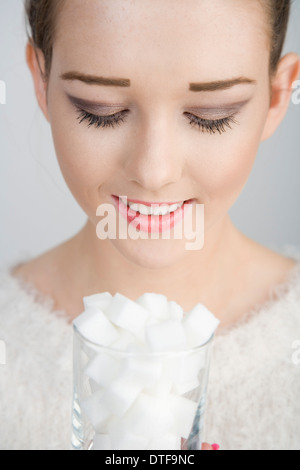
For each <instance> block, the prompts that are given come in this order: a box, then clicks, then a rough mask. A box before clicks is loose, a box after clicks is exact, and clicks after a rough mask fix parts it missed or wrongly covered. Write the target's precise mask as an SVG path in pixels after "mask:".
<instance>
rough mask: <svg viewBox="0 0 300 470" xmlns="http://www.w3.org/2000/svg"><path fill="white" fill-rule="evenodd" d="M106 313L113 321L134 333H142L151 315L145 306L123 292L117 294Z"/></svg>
mask: <svg viewBox="0 0 300 470" xmlns="http://www.w3.org/2000/svg"><path fill="white" fill-rule="evenodd" d="M106 313H107V315H108V318H109V319H110V321H111V322H112V323H114V324H115V325H117V326H118V327H120V328H124V329H125V330H127V331H130V332H131V333H133V334H134V335H140V334H141V332H142V331H143V329H144V327H145V324H146V320H147V318H148V316H149V312H147V310H146V309H145V308H144V307H142V306H141V305H138V304H137V303H136V302H133V301H132V300H130V299H128V298H127V297H125V296H123V295H121V294H115V296H114V297H113V298H112V301H111V303H110V305H109V306H108V308H107V310H106Z"/></svg>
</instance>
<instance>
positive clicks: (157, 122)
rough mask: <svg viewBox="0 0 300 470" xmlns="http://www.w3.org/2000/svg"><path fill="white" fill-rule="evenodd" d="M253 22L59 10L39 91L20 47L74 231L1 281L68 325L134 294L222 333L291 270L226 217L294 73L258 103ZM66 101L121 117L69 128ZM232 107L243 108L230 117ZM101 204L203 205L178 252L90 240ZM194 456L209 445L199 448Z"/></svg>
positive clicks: (263, 47) (165, 8)
mask: <svg viewBox="0 0 300 470" xmlns="http://www.w3.org/2000/svg"><path fill="white" fill-rule="evenodd" d="M166 19H167V20H166ZM265 21H266V18H265V16H264V12H263V10H262V9H261V3H260V2H258V1H257V2H253V1H252V0H251V1H246V0H245V1H243V2H237V1H236V0H227V1H226V2H224V1H223V0H202V1H199V0H191V1H190V2H189V8H187V5H186V1H185V0H177V1H176V2H174V0H164V2H161V1H160V2H159V8H158V2H157V1H152V0H151V1H150V0H138V1H136V0H114V2H111V0H102V1H101V2H99V1H98V0H89V2H84V5H83V2H81V1H80V0H72V1H69V0H66V1H65V5H64V7H63V9H62V12H61V14H60V16H59V22H58V27H57V36H56V39H55V43H54V49H53V62H52V68H51V74H50V77H49V80H48V81H47V82H46V83H45V81H44V80H43V78H42V75H41V73H40V66H41V67H42V68H43V56H42V53H41V52H40V51H34V49H33V48H32V46H31V45H30V44H28V46H27V62H28V66H29V68H30V70H31V73H32V76H33V81H34V86H35V91H36V96H37V99H38V102H39V105H40V108H41V110H42V111H43V113H44V115H45V117H46V119H47V120H48V121H49V124H50V125H51V129H52V134H53V140H54V145H55V149H56V153H57V158H58V162H59V165H60V168H61V171H62V173H63V176H64V178H65V180H66V182H67V184H68V186H69V188H70V190H71V192H72V194H73V195H74V197H75V199H76V200H77V202H78V203H79V204H80V206H81V207H82V209H83V210H84V211H85V213H86V214H87V217H88V220H87V223H86V225H85V226H84V227H83V228H82V230H80V232H79V233H78V234H76V235H75V236H74V237H72V238H71V239H70V240H68V241H66V242H65V243H63V244H61V245H59V246H58V247H56V248H54V249H52V250H50V251H49V252H47V253H45V254H43V255H41V256H39V257H38V258H36V259H33V260H31V261H29V262H28V263H26V264H23V265H20V266H18V267H16V270H15V274H16V275H18V276H21V277H23V278H24V279H26V280H27V281H29V282H31V283H33V284H34V285H35V286H36V287H37V289H38V290H40V291H41V292H43V293H45V294H48V295H50V296H51V297H52V298H53V299H54V300H55V308H56V309H62V310H64V311H65V312H66V313H67V314H68V316H69V319H70V321H71V320H72V319H73V318H74V317H76V316H77V315H79V314H80V313H81V311H82V297H83V296H84V295H89V294H93V293H95V292H102V291H110V292H111V293H112V294H114V293H115V292H120V293H122V294H124V295H127V296H128V297H130V298H132V299H136V298H137V297H138V296H140V295H141V294H142V293H144V292H147V291H148V292H158V293H162V294H165V295H167V297H168V298H169V299H172V300H175V301H176V302H178V303H179V304H181V305H182V306H183V308H184V309H185V310H189V309H191V308H192V307H193V306H194V305H195V304H196V303H198V302H200V303H204V304H206V306H207V307H208V308H209V309H210V310H211V311H213V312H214V313H215V315H216V316H217V317H218V318H219V319H220V320H221V327H224V326H226V325H229V324H231V323H233V322H235V321H237V320H238V319H239V318H240V317H241V316H242V315H243V314H245V313H246V312H247V311H248V310H249V309H250V308H251V306H252V305H254V304H255V303H256V304H257V303H259V302H263V301H265V300H267V295H268V289H269V288H270V287H271V286H274V285H275V284H279V283H281V282H283V281H284V280H285V279H286V276H287V274H288V273H289V272H290V270H291V269H292V267H293V266H294V265H295V262H294V261H293V260H291V259H289V258H285V257H283V256H281V255H278V254H277V253H274V252H272V251H271V250H268V249H267V248H265V247H262V246H260V245H258V244H257V243H255V242H254V241H252V240H250V239H248V238H247V237H246V236H245V235H243V234H242V233H240V232H239V231H238V230H237V229H236V228H235V227H234V226H233V224H232V223H231V221H230V218H229V216H228V211H229V209H230V207H231V206H232V205H233V203H234V202H235V201H236V199H237V198H238V196H239V194H240V193H241V191H242V189H243V187H244V185H245V184H246V182H247V179H248V177H249V175H250V173H251V170H252V167H253V164H254V161H255V158H256V155H257V150H258V148H259V145H260V143H261V142H262V141H264V140H266V139H268V138H269V137H270V136H271V135H272V134H273V133H274V132H275V130H276V128H277V127H278V126H279V124H280V123H281V121H282V119H283V118H284V116H285V114H286V111H287V108H288V105H289V101H290V97H291V91H290V90H291V87H292V83H293V82H294V81H295V80H296V79H297V78H298V76H299V72H300V61H299V57H298V56H297V54H294V53H290V54H287V55H286V56H285V57H283V58H282V59H281V61H280V64H279V67H278V71H277V74H276V76H275V77H274V79H273V81H272V99H270V96H271V95H270V89H269V74H268V63H269V42H268V37H267V34H266V23H265ZM74 25H76V28H74ZM37 59H38V61H37ZM70 71H78V72H80V73H84V74H92V75H97V76H110V77H122V78H127V79H129V80H130V82H131V86H130V87H128V88H116V87H111V86H105V87H104V86H95V85H88V84H85V83H82V82H80V81H78V80H76V81H69V80H62V79H61V75H62V74H64V73H66V72H70ZM234 77H248V78H250V79H252V80H255V82H256V83H255V84H243V85H238V86H234V87H232V88H230V89H226V90H218V91H214V92H211V91H210V92H207V91H206V92H191V91H190V90H189V83H191V82H211V81H219V80H225V79H231V78H234ZM68 95H71V96H75V97H77V98H80V99H83V100H89V101H92V102H93V103H96V102H98V103H101V102H102V103H105V104H106V105H107V106H106V107H105V108H102V111H103V114H104V113H107V114H111V113H113V112H116V111H119V110H122V109H130V115H129V117H128V118H127V120H126V121H125V122H124V123H122V124H121V125H120V126H118V127H116V128H115V129H111V128H109V129H102V128H99V129H96V128H93V127H91V128H88V126H87V125H86V123H82V124H81V125H79V123H78V119H77V114H76V112H75V109H74V106H73V105H72V103H71V102H70V100H69V98H68ZM241 101H242V102H247V103H246V104H244V105H243V106H241V107H236V106H235V107H234V106H233V105H235V104H236V103H238V102H241ZM113 105H118V108H115V107H113ZM233 107H234V109H235V112H236V116H235V119H236V121H237V124H232V129H229V128H226V132H225V133H221V134H219V133H218V132H216V133H215V134H210V133H208V132H201V131H200V130H199V129H197V128H196V127H191V126H190V124H189V122H188V120H187V119H186V117H185V116H184V112H186V111H190V112H194V113H195V114H196V115H198V116H200V117H203V118H204V119H205V118H206V119H218V118H220V117H226V116H228V114H230V113H229V110H231V111H232V109H233ZM204 110H205V112H204ZM112 194H114V195H127V196H128V198H131V199H138V200H142V201H156V202H160V201H170V202H171V201H182V200H187V199H190V198H194V200H195V203H199V204H204V205H205V243H204V246H203V248H202V249H201V250H198V251H187V250H186V249H185V242H186V240H185V239H182V240H174V239H171V240H161V239H160V240H130V239H127V240H118V239H117V240H104V241H103V240H102V241H100V240H99V239H98V238H97V236H96V225H97V223H98V222H99V219H98V218H97V216H96V209H97V207H98V206H99V205H100V204H103V203H111V195H112ZM193 210H195V209H193ZM203 450H213V447H212V446H211V445H209V444H207V443H206V444H204V446H203Z"/></svg>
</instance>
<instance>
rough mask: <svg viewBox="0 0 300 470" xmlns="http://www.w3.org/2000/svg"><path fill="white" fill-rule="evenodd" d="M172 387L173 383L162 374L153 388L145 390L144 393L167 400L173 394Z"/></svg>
mask: <svg viewBox="0 0 300 470" xmlns="http://www.w3.org/2000/svg"><path fill="white" fill-rule="evenodd" d="M172 387H173V382H172V381H171V380H170V379H169V378H168V377H166V375H165V374H164V372H162V375H161V376H160V378H159V380H158V381H157V382H156V383H155V384H154V385H152V386H151V387H148V388H145V390H144V391H145V393H147V394H148V395H153V396H156V397H161V398H165V397H166V396H167V395H169V393H170V392H171V390H172Z"/></svg>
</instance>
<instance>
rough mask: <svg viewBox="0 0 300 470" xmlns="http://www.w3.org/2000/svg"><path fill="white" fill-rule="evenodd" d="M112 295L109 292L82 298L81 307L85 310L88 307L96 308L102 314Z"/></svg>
mask: <svg viewBox="0 0 300 470" xmlns="http://www.w3.org/2000/svg"><path fill="white" fill-rule="evenodd" d="M111 299H112V295H111V294H110V293H109V292H102V293H99V294H93V295H89V296H86V297H83V305H84V308H85V310H87V309H88V308H89V307H98V308H100V310H102V312H105V310H106V308H107V307H108V305H109V304H110V302H111Z"/></svg>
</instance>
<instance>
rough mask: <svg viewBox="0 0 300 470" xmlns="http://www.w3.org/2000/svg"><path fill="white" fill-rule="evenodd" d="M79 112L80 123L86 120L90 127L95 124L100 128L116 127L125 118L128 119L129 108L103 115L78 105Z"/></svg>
mask: <svg viewBox="0 0 300 470" xmlns="http://www.w3.org/2000/svg"><path fill="white" fill-rule="evenodd" d="M77 112H78V120H79V124H81V123H82V122H84V121H86V122H87V123H88V127H91V126H94V127H96V128H99V127H103V128H106V127H112V128H114V127H115V126H117V125H119V124H121V123H122V122H124V120H125V119H126V117H127V115H128V113H129V110H128V109H126V110H124V111H119V112H118V113H115V114H109V115H103V116H98V115H96V114H92V113H89V112H87V111H85V110H84V109H81V108H78V107H77Z"/></svg>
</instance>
